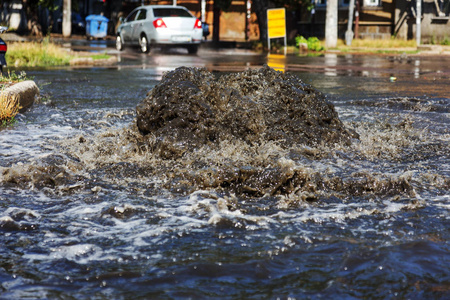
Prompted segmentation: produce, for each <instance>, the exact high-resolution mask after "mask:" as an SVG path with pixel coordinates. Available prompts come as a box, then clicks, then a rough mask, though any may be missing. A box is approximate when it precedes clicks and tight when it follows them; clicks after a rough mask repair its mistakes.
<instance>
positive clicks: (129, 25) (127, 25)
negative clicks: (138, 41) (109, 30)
mask: <svg viewBox="0 0 450 300" xmlns="http://www.w3.org/2000/svg"><path fill="white" fill-rule="evenodd" d="M138 13H139V10H135V11H132V12H131V13H130V14H129V15H128V17H127V18H126V19H125V22H124V23H123V25H122V29H121V35H122V38H123V41H124V43H127V44H129V43H131V42H132V36H133V28H134V22H135V19H136V16H137V15H138Z"/></svg>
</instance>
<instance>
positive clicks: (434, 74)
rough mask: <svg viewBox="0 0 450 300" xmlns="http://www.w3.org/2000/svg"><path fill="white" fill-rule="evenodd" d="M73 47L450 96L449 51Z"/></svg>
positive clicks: (134, 59)
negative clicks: (303, 51) (314, 53)
mask: <svg viewBox="0 0 450 300" xmlns="http://www.w3.org/2000/svg"><path fill="white" fill-rule="evenodd" d="M66 46H70V47H71V48H72V49H73V50H75V51H89V52H98V53H107V54H110V55H116V56H117V57H118V63H117V64H116V65H114V66H109V67H110V68H117V69H119V70H121V69H153V71H154V72H155V73H156V74H159V75H162V74H163V73H164V72H166V71H170V70H173V69H175V68H177V67H180V66H187V67H204V68H206V69H208V70H209V71H211V72H238V71H243V70H246V69H249V68H259V67H261V66H263V65H264V64H268V65H269V66H271V67H273V68H274V69H276V70H279V71H283V72H290V73H295V74H296V75H298V76H299V77H300V78H301V79H302V80H303V81H305V82H307V83H310V84H312V85H314V86H315V87H316V88H319V89H320V90H321V91H322V92H324V93H327V94H330V95H333V94H340V95H341V96H342V94H346V95H347V94H348V95H349V96H351V95H358V96H360V95H364V94H365V95H366V96H367V97H371V95H372V94H374V95H376V96H380V95H381V96H383V95H385V96H389V97H392V96H399V97H437V98H448V97H450V87H449V86H450V85H449V84H450V56H448V55H444V56H423V55H422V56H419V55H408V54H402V55H393V54H378V55H361V54H340V53H326V54H323V55H320V56H306V55H294V54H288V55H283V54H267V53H257V52H254V51H251V50H246V49H236V48H229V49H212V48H210V47H208V46H205V45H204V46H202V47H200V49H199V51H198V53H197V54H196V55H189V54H188V53H187V50H186V49H183V48H175V49H169V50H167V49H159V48H154V49H152V50H151V52H150V53H149V54H142V53H140V52H139V50H138V49H137V48H126V49H125V50H124V51H122V52H118V51H117V50H115V48H114V41H110V40H109V41H84V40H80V41H73V42H72V43H71V44H69V45H67V44H66Z"/></svg>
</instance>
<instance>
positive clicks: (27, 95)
mask: <svg viewBox="0 0 450 300" xmlns="http://www.w3.org/2000/svg"><path fill="white" fill-rule="evenodd" d="M0 94H1V95H2V96H3V95H4V97H16V98H17V100H18V101H19V106H20V109H19V112H24V111H25V110H27V109H28V108H30V107H31V106H32V105H33V103H34V101H35V99H36V97H39V94H40V91H39V88H38V87H37V85H36V83H35V82H34V81H32V80H25V81H21V82H18V83H16V84H14V85H12V86H10V87H7V88H6V89H4V90H3V91H0Z"/></svg>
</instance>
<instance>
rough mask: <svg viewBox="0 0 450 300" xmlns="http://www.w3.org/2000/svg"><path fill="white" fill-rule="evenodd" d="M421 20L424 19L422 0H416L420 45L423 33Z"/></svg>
mask: <svg viewBox="0 0 450 300" xmlns="http://www.w3.org/2000/svg"><path fill="white" fill-rule="evenodd" d="M421 20H422V0H416V44H417V46H419V45H420V37H421V35H422V33H421V24H420V23H421Z"/></svg>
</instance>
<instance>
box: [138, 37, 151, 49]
mask: <svg viewBox="0 0 450 300" xmlns="http://www.w3.org/2000/svg"><path fill="white" fill-rule="evenodd" d="M139 46H140V47H141V52H142V53H147V52H148V50H149V46H148V40H147V37H146V36H145V35H143V36H141V39H140V40H139Z"/></svg>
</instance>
